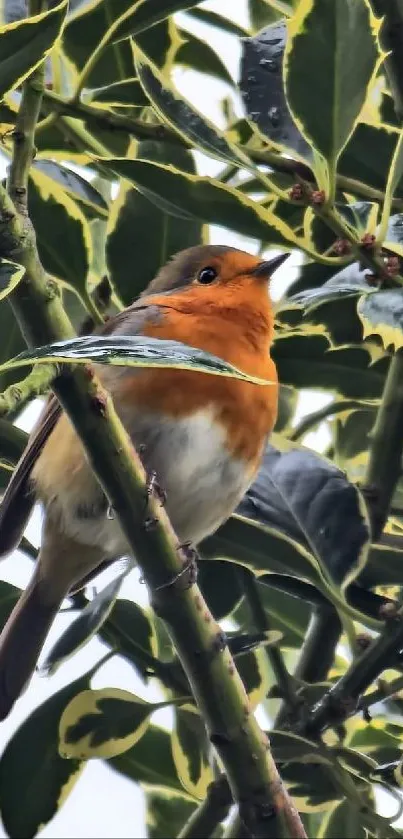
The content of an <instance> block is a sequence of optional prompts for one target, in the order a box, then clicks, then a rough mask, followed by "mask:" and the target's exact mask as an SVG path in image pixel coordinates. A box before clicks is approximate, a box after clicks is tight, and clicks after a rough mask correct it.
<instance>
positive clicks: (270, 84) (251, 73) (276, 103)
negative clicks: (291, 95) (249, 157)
mask: <svg viewBox="0 0 403 839" xmlns="http://www.w3.org/2000/svg"><path fill="white" fill-rule="evenodd" d="M286 37H287V30H286V25H285V23H284V21H277V22H276V23H272V24H271V25H270V26H267V27H266V28H265V29H263V30H262V31H261V32H258V33H257V35H254V36H253V38H245V39H244V40H243V42H242V63H241V80H240V88H241V95H242V99H243V103H244V106H245V110H246V113H247V115H248V117H249V119H251V120H252V122H255V123H256V125H257V126H258V128H259V130H260V131H261V132H262V134H264V135H265V136H266V137H268V138H269V140H271V141H272V142H273V143H279V144H280V145H281V146H284V147H286V148H288V149H292V150H293V151H296V152H297V153H298V154H300V155H302V156H303V157H305V158H307V159H310V158H311V156H312V151H311V148H310V146H309V145H308V143H307V142H306V140H305V139H304V137H303V136H302V134H301V132H300V131H299V129H298V128H297V126H296V124H295V122H294V120H293V118H292V116H291V113H290V110H289V107H288V104H287V100H286V98H285V91H284V81H283V56H284V49H285V44H286Z"/></svg>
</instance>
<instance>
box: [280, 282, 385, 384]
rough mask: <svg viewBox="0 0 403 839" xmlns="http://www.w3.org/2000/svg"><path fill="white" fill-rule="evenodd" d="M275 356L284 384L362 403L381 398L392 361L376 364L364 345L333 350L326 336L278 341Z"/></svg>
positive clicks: (287, 337)
mask: <svg viewBox="0 0 403 839" xmlns="http://www.w3.org/2000/svg"><path fill="white" fill-rule="evenodd" d="M369 299H370V300H372V295H370V297H369ZM332 305H334V303H333V304H332ZM272 356H273V359H274V361H275V362H276V365H277V368H278V373H279V379H280V381H281V382H283V384H288V385H293V387H297V388H319V389H321V390H322V389H323V390H326V391H327V392H330V393H334V394H335V395H337V396H338V397H340V396H342V397H346V398H348V399H363V400H368V399H377V398H379V397H380V396H381V394H382V390H383V385H384V381H385V375H386V372H387V370H388V366H389V361H390V360H389V358H388V357H386V356H384V357H381V358H379V360H377V361H373V359H372V358H371V355H370V353H369V351H368V350H367V349H366V348H365V347H364V346H363V345H361V346H350V347H340V348H337V349H332V348H331V346H330V343H329V341H328V339H327V338H326V337H325V336H324V335H303V334H301V335H298V334H296V335H293V334H290V335H286V336H284V337H278V338H277V340H276V341H275V343H274V345H273V348H272Z"/></svg>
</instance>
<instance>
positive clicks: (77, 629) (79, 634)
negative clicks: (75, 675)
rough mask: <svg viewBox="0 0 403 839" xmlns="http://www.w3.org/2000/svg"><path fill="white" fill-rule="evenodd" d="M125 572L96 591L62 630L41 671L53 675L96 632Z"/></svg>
mask: <svg viewBox="0 0 403 839" xmlns="http://www.w3.org/2000/svg"><path fill="white" fill-rule="evenodd" d="M126 574H127V571H123V572H122V573H121V574H120V575H119V576H118V577H117V578H116V580H112V582H111V583H109V585H107V586H105V588H104V589H102V590H101V591H100V592H98V594H97V595H96V596H95V597H94V598H93V600H91V601H90V602H89V603H88V605H87V606H86V607H85V608H84V609H83V610H82V612H80V614H79V616H78V617H77V618H76V619H75V620H74V621H73V623H71V624H70V626H69V627H68V628H67V629H66V630H65V632H63V634H62V635H61V637H60V638H58V640H57V641H56V644H55V645H54V646H53V647H52V649H51V651H50V652H49V654H48V656H47V657H46V660H45V661H44V662H43V664H42V667H41V671H42V672H43V673H46V675H49V676H51V675H53V673H55V672H56V670H57V669H58V668H59V667H60V665H61V664H62V663H63V662H64V661H66V659H68V658H70V656H72V655H74V653H76V652H77V651H78V650H79V649H81V647H83V646H84V644H86V643H87V642H88V641H89V640H90V638H92V637H93V635H95V633H96V632H98V630H99V629H100V627H101V626H102V624H103V623H104V622H105V621H106V619H107V617H108V616H109V614H110V612H111V610H112V608H113V604H114V602H115V600H116V598H117V596H118V594H119V590H120V588H121V585H122V582H123V579H124V577H125V576H126Z"/></svg>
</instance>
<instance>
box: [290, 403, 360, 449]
mask: <svg viewBox="0 0 403 839" xmlns="http://www.w3.org/2000/svg"><path fill="white" fill-rule="evenodd" d="M364 405H365V403H363V402H360V401H359V400H358V399H341V400H340V401H338V402H331V403H330V405H325V406H324V408H319V410H318V411H314V412H313V413H312V414H308V416H307V417H304V419H302V420H301V422H300V423H299V424H298V425H296V426H295V428H294V429H293V431H292V432H291V434H290V436H289V439H290V440H292V441H293V442H295V443H296V442H297V441H298V440H300V439H301V437H304V436H305V434H307V433H308V431H311V429H312V428H315V427H316V426H317V425H319V423H320V422H322V421H323V420H325V419H328V417H333V416H335V414H341V413H344V411H352V410H354V409H355V408H357V409H361V410H362V409H363V407H364ZM371 407H373V406H372V405H371Z"/></svg>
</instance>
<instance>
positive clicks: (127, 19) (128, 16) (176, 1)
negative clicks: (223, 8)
mask: <svg viewBox="0 0 403 839" xmlns="http://www.w3.org/2000/svg"><path fill="white" fill-rule="evenodd" d="M198 3H200V0H164V2H161V0H147V3H139V2H135V3H132V5H131V6H130V7H129V8H128V9H127V11H126V12H124V13H123V14H122V15H121V17H120V18H119V20H118V21H116V23H115V24H114V26H113V33H112V37H111V40H112V41H113V42H114V43H116V41H121V40H122V39H124V38H128V37H129V36H130V35H132V36H135V35H139V34H140V33H141V32H144V31H145V30H146V29H149V28H150V27H152V26H155V25H156V24H157V23H160V22H161V21H162V20H165V19H166V18H167V17H169V16H170V15H173V14H174V13H175V12H180V11H184V10H185V9H189V8H191V7H192V6H197V4H198Z"/></svg>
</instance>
